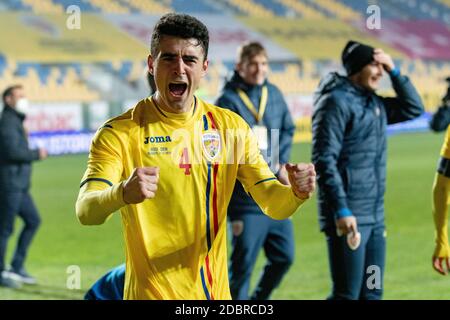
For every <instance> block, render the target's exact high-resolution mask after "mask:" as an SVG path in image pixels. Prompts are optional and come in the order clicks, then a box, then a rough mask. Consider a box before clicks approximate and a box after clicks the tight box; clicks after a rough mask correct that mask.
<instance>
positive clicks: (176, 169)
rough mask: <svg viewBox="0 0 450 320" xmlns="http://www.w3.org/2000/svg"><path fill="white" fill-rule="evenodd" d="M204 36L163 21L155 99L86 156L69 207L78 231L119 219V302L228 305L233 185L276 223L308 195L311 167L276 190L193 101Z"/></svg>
mask: <svg viewBox="0 0 450 320" xmlns="http://www.w3.org/2000/svg"><path fill="white" fill-rule="evenodd" d="M208 43H209V35H208V30H207V28H206V27H205V26H204V25H203V24H202V23H201V22H200V21H198V20H197V19H195V18H194V17H191V16H188V15H184V14H167V15H164V16H163V17H162V18H161V19H160V20H159V21H158V23H157V24H156V26H155V28H154V31H153V34H152V40H151V54H150V56H149V57H148V66H149V71H150V73H152V74H153V75H154V77H155V83H156V87H157V91H156V93H155V94H154V95H152V96H151V97H149V98H146V99H144V100H142V101H140V102H139V103H138V104H137V105H136V106H135V107H134V108H132V109H131V110H129V111H128V112H126V113H124V114H123V115H121V116H119V117H116V118H114V119H112V120H110V121H108V122H107V123H106V124H105V125H104V126H103V127H102V128H100V130H99V131H98V132H97V134H96V136H95V138H94V140H93V142H92V146H91V150H90V154H89V161H88V168H87V170H86V172H85V174H84V177H83V179H82V183H81V188H80V193H79V196H78V199H77V203H76V212H77V216H78V219H79V220H80V222H81V223H82V224H86V225H96V224H102V223H103V222H104V221H105V220H106V219H107V218H108V216H110V215H111V214H112V213H113V212H115V211H117V210H119V209H120V212H121V216H122V221H123V226H124V237H125V243H126V276H125V291H124V299H230V289H229V285H228V273H227V250H226V212H227V205H228V202H229V201H230V197H231V193H232V191H233V188H234V184H235V181H236V179H238V180H239V181H240V182H241V183H242V185H243V186H244V188H245V191H246V192H247V193H248V194H249V195H251V196H252V197H253V199H254V200H255V201H256V202H257V203H258V205H259V206H260V207H261V208H262V210H263V211H264V212H265V213H266V214H267V215H269V216H271V217H273V218H275V219H285V218H288V217H289V216H291V215H292V214H293V213H294V212H295V211H296V210H297V208H298V207H299V206H300V205H301V204H302V203H304V202H305V201H306V200H307V199H308V198H309V197H310V196H311V193H312V192H313V191H314V188H315V171H314V167H313V165H311V164H297V165H287V166H286V168H287V171H288V176H289V181H290V184H291V186H286V185H283V184H281V183H280V182H278V180H277V179H276V177H275V176H274V174H273V173H272V172H271V171H270V169H269V167H268V165H267V163H266V162H265V161H264V159H263V158H262V156H261V154H260V153H259V149H258V146H257V142H256V141H257V140H256V137H255V136H254V135H253V133H252V131H251V129H250V128H249V126H248V125H247V124H246V123H245V121H244V120H243V119H242V118H240V117H239V116H238V115H236V114H235V113H233V112H231V111H227V110H225V109H221V108H218V107H215V106H213V105H211V104H208V103H206V102H204V101H202V100H200V99H198V98H197V97H195V96H194V92H195V90H196V89H197V87H198V85H199V82H200V79H201V78H202V77H203V76H205V74H206V71H207V68H208V60H207V54H208Z"/></svg>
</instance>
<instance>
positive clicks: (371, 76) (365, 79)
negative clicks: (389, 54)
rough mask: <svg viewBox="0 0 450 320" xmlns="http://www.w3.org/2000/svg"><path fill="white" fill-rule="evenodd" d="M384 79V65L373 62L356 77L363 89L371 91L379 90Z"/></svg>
mask: <svg viewBox="0 0 450 320" xmlns="http://www.w3.org/2000/svg"><path fill="white" fill-rule="evenodd" d="M382 77H383V65H382V64H381V63H379V62H376V61H372V62H371V63H369V64H368V65H366V66H365V67H364V68H363V69H362V70H361V71H360V72H359V73H357V74H356V75H355V80H356V83H357V84H358V85H360V86H361V87H363V88H365V89H367V90H369V91H375V90H377V89H378V86H379V85H380V80H381V78H382Z"/></svg>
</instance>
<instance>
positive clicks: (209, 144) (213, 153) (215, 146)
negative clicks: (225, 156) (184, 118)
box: [202, 132, 221, 161]
mask: <svg viewBox="0 0 450 320" xmlns="http://www.w3.org/2000/svg"><path fill="white" fill-rule="evenodd" d="M202 145H203V151H204V152H205V155H206V158H207V159H208V160H209V161H214V160H215V159H216V158H217V157H218V156H219V154H220V147H221V145H220V135H219V133H217V132H206V133H204V134H203V136H202Z"/></svg>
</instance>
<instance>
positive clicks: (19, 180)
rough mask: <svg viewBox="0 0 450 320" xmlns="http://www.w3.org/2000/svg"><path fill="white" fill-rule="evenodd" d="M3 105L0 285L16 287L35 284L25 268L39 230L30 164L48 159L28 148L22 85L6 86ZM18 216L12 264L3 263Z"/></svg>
mask: <svg viewBox="0 0 450 320" xmlns="http://www.w3.org/2000/svg"><path fill="white" fill-rule="evenodd" d="M2 99H3V104H4V108H3V111H2V113H1V115H0V150H1V151H0V287H8V288H18V287H20V286H21V284H23V283H24V284H31V285H32V284H36V283H37V280H36V279H35V278H34V277H33V276H31V275H30V274H29V273H28V272H27V271H26V269H25V262H26V259H27V256H28V251H29V249H30V246H31V244H32V242H33V239H34V236H35V235H36V232H37V231H38V229H39V226H40V223H41V218H40V215H39V211H38V209H37V207H36V205H35V203H34V201H33V198H32V195H31V191H30V189H31V171H32V163H33V162H35V161H38V160H43V159H45V158H47V155H48V154H47V150H46V149H44V148H38V149H33V150H32V149H30V148H29V146H28V138H27V132H26V129H25V127H24V124H23V122H24V120H25V118H26V116H27V111H28V110H29V108H28V100H27V99H26V94H25V90H24V88H23V86H22V85H13V86H10V87H8V88H6V89H5V91H4V92H3V95H2ZM16 217H20V218H21V220H22V221H23V227H22V229H21V230H20V232H19V236H18V239H17V245H16V250H15V252H14V255H13V256H12V260H11V266H10V268H7V266H6V261H5V259H6V251H7V248H8V241H9V239H10V237H11V236H12V234H13V230H14V221H15V219H16Z"/></svg>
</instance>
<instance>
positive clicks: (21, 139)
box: [0, 106, 39, 192]
mask: <svg viewBox="0 0 450 320" xmlns="http://www.w3.org/2000/svg"><path fill="white" fill-rule="evenodd" d="M24 119H25V116H24V115H23V114H22V113H19V112H17V111H16V110H14V109H13V108H11V107H8V106H5V108H4V109H3V113H2V114H1V116H0V192H5V191H7V192H21V191H26V190H28V189H29V188H30V178H31V162H32V161H35V160H39V151H38V150H30V149H29V147H28V139H27V136H26V133H25V129H24V127H23V120H24Z"/></svg>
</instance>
